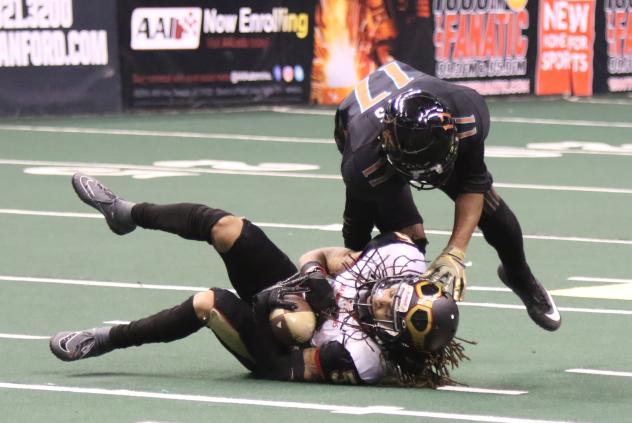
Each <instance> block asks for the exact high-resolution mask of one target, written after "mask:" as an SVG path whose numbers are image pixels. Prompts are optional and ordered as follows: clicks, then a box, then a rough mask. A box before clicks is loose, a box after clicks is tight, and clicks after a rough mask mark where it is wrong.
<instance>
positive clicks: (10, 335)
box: [0, 333, 50, 340]
mask: <svg viewBox="0 0 632 423" xmlns="http://www.w3.org/2000/svg"><path fill="white" fill-rule="evenodd" d="M0 338H4V339H28V340H40V339H50V336H36V335H19V334H15V333H0Z"/></svg>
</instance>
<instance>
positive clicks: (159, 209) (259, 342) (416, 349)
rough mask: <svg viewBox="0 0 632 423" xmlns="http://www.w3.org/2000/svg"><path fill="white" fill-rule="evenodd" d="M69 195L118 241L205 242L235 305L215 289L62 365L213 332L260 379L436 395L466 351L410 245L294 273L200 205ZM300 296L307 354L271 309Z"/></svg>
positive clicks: (76, 348)
mask: <svg viewBox="0 0 632 423" xmlns="http://www.w3.org/2000/svg"><path fill="white" fill-rule="evenodd" d="M72 184H73V187H74V189H75V191H76V193H77V194H78V196H79V197H80V199H81V200H82V201H84V202H85V203H87V204H88V205H90V206H92V207H94V208H95V209H97V210H98V211H100V212H101V213H102V214H103V215H104V217H105V219H106V223H107V224H108V226H109V227H110V229H111V230H112V231H113V232H115V233H116V234H119V235H124V234H127V233H129V232H132V231H133V230H134V229H135V228H136V227H137V226H140V227H142V228H145V229H155V230H161V231H165V232H170V233H173V234H177V235H179V236H181V237H183V238H186V239H191V240H198V241H206V242H208V243H209V244H211V245H212V246H213V247H214V248H215V250H216V251H217V252H218V253H219V254H220V256H221V258H222V259H223V261H224V263H225V265H226V269H227V273H228V276H229V278H230V281H231V284H232V285H233V287H234V288H235V291H236V293H237V294H235V293H234V292H232V291H229V290H226V289H221V288H212V289H210V290H208V291H204V292H199V293H197V294H195V295H193V296H192V297H190V298H189V299H187V300H186V301H185V302H183V303H182V304H180V305H177V306H175V307H172V308H170V309H166V310H163V311H160V312H158V313H156V314H154V315H151V316H148V317H145V318H142V319H139V320H135V321H132V322H130V323H129V324H119V325H116V326H113V327H101V328H95V329H89V330H80V331H64V332H59V333H57V334H56V335H54V336H53V337H51V341H50V348H51V351H52V352H53V354H55V356H57V357H58V358H59V359H61V360H64V361H74V360H79V359H83V358H88V357H96V356H99V355H102V354H105V353H107V352H110V351H113V350H115V349H121V348H127V347H130V346H140V345H143V344H147V343H155V342H171V341H175V340H177V339H180V338H183V337H186V336H188V335H190V334H192V333H194V332H196V331H198V330H199V329H201V328H202V327H204V326H207V327H209V328H210V329H211V330H212V331H213V332H214V333H215V335H216V336H217V337H218V339H219V340H220V342H221V343H222V344H223V345H224V346H225V347H226V349H228V350H229V351H230V352H231V353H232V354H233V355H234V356H235V357H236V358H237V359H238V360H239V361H240V362H241V363H242V364H243V365H244V366H245V367H246V368H247V369H249V370H250V371H251V372H253V374H255V375H256V376H257V377H261V378H267V379H277V380H297V381H316V382H331V383H378V382H380V381H383V380H384V379H385V378H387V377H389V376H398V377H399V379H400V380H402V381H404V382H406V383H410V382H413V383H422V384H429V385H436V384H441V383H443V382H445V381H446V380H448V374H447V371H443V370H445V367H443V368H442V367H441V366H437V360H439V363H441V360H442V359H444V358H446V357H447V356H448V355H450V354H452V353H454V351H457V350H458V348H459V347H458V346H456V345H457V344H456V343H455V342H454V340H453V337H454V335H455V333H456V329H457V325H458V308H457V306H456V303H455V302H454V300H453V299H452V297H451V296H450V295H449V294H447V293H444V292H443V291H442V290H441V288H440V287H439V285H436V284H432V283H429V282H428V281H426V280H424V279H422V278H420V274H421V273H423V272H424V271H425V269H426V265H425V261H424V260H425V258H424V256H423V254H422V253H421V252H420V251H419V249H418V248H416V246H415V245H414V244H413V243H412V242H411V240H410V239H409V238H408V237H406V236H405V235H401V234H397V233H391V234H385V235H381V236H379V237H377V238H375V239H374V240H373V241H371V242H370V243H369V244H368V245H367V246H366V248H365V249H364V250H363V251H362V252H354V251H352V250H349V249H347V248H341V247H328V248H321V249H317V250H313V251H310V252H307V253H305V254H304V255H303V256H302V257H301V258H300V260H299V265H300V268H301V271H300V272H298V271H297V270H298V269H297V267H296V266H295V265H294V264H293V263H292V262H291V260H290V259H289V258H288V257H287V255H285V254H284V253H283V252H282V251H281V250H280V249H279V248H278V247H277V246H276V245H275V244H274V243H273V242H272V241H270V239H268V238H267V236H266V235H265V234H264V233H263V231H261V229H260V228H258V227H257V226H256V225H254V224H253V223H251V222H250V221H248V220H247V219H243V218H240V217H237V216H234V215H232V214H230V213H228V212H226V211H223V210H221V209H213V208H210V207H207V206H204V205H200V204H191V203H178V204H168V205H156V204H150V203H138V204H135V203H132V202H129V201H126V200H124V199H122V198H120V197H117V196H116V195H115V194H113V193H112V191H110V190H109V189H108V188H107V187H105V186H104V185H103V184H102V183H100V182H99V181H97V180H96V179H94V178H92V177H89V176H87V175H82V174H75V175H74V176H73V178H72ZM297 292H301V293H304V295H305V298H306V300H307V302H308V303H309V305H310V306H311V308H312V310H313V311H314V312H315V313H316V315H317V317H318V326H317V328H316V330H315V331H314V334H313V336H312V337H311V339H310V341H309V342H307V343H305V344H304V345H296V346H293V347H290V348H288V347H287V346H286V345H283V344H282V343H280V342H278V341H276V340H275V338H274V334H273V332H272V328H271V326H270V323H269V318H268V316H269V314H270V311H271V310H272V309H274V308H278V307H283V308H287V309H290V310H291V309H293V308H294V307H295V306H296V305H295V304H293V303H292V302H291V301H289V300H288V299H287V298H286V295H289V294H296V293H297ZM457 352H458V351H457ZM437 369H439V370H437ZM442 369H443V370H442Z"/></svg>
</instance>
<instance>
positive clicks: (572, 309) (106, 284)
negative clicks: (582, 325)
mask: <svg viewBox="0 0 632 423" xmlns="http://www.w3.org/2000/svg"><path fill="white" fill-rule="evenodd" d="M0 281H5V282H17V283H44V284H58V285H76V286H92V287H101V288H128V289H155V290H168V291H185V292H200V291H206V290H207V289H208V287H198V286H184V285H159V284H146V283H140V282H139V283H129V282H110V281H94V280H77V279H61V278H42V277H31V276H13V275H0ZM210 286H213V284H212V283H211V284H210V285H209V287H210ZM468 289H471V290H472V291H476V290H479V291H492V290H493V291H498V292H507V293H509V292H510V290H509V289H506V288H502V287H501V288H484V287H481V288H479V289H477V287H471V288H468ZM459 305H460V306H465V307H485V308H498V309H507V310H524V308H525V307H524V306H523V305H517V304H498V303H473V302H466V301H463V302H460V303H459ZM559 309H560V311H567V312H576V313H592V314H612V315H632V310H617V309H604V308H579V307H559Z"/></svg>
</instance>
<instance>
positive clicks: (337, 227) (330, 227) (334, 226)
mask: <svg viewBox="0 0 632 423" xmlns="http://www.w3.org/2000/svg"><path fill="white" fill-rule="evenodd" d="M0 214H14V215H23V216H47V217H78V218H90V219H103V215H101V214H100V213H74V212H54V211H38V210H20V209H0ZM254 223H255V224H256V225H258V226H260V227H262V228H282V229H305V230H314V231H327V232H340V231H341V230H342V224H340V223H331V224H327V225H301V224H292V223H270V222H254ZM426 233H429V234H432V235H446V236H450V235H451V232H450V231H441V230H434V229H427V230H426ZM473 236H475V237H482V236H483V234H482V233H480V232H474V234H473ZM523 238H524V239H534V240H545V241H568V242H587V243H595V244H620V245H632V240H626V239H603V238H584V237H575V236H573V237H564V236H553V235H528V234H525V235H523Z"/></svg>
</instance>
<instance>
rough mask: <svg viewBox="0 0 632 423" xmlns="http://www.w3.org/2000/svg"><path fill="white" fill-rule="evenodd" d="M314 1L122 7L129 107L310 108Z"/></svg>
mask: <svg viewBox="0 0 632 423" xmlns="http://www.w3.org/2000/svg"><path fill="white" fill-rule="evenodd" d="M313 11H314V0H310V1H305V0H284V1H279V0H276V1H275V0H259V1H257V2H252V1H245V0H215V1H212V2H209V1H200V0H187V1H174V0H171V1H165V0H145V1H138V0H137V1H129V2H122V3H120V5H119V22H120V25H121V28H120V31H121V32H120V39H121V52H122V66H123V70H124V71H123V93H124V103H125V105H126V106H128V107H182V106H186V107H205V106H213V105H228V104H254V103H288V102H306V101H307V100H308V97H309V75H310V73H311V58H312V43H313V35H312V30H313Z"/></svg>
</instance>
